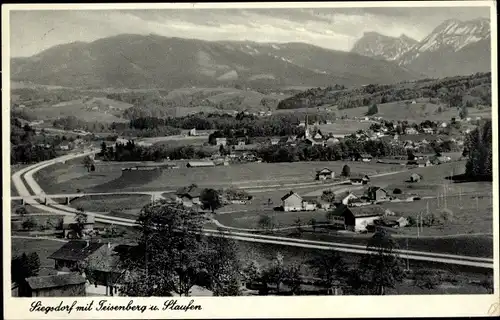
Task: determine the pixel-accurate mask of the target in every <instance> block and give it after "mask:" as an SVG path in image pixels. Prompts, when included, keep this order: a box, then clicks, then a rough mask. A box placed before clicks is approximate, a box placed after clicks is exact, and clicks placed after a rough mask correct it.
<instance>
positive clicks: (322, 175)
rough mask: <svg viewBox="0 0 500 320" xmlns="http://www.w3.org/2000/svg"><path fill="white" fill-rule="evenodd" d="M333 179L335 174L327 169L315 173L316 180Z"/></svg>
mask: <svg viewBox="0 0 500 320" xmlns="http://www.w3.org/2000/svg"><path fill="white" fill-rule="evenodd" d="M333 178H335V172H333V171H332V170H330V169H328V168H324V169H321V170H319V171H316V180H327V179H333Z"/></svg>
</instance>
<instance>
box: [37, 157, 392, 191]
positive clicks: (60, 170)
mask: <svg viewBox="0 0 500 320" xmlns="http://www.w3.org/2000/svg"><path fill="white" fill-rule="evenodd" d="M175 163H177V164H178V165H179V166H180V168H179V169H172V170H164V171H163V172H162V173H161V174H159V175H158V173H150V172H140V173H138V175H134V176H133V177H128V176H127V175H125V176H122V172H121V169H122V168H123V167H129V166H131V165H133V164H132V163H116V162H114V163H112V162H110V163H105V162H100V163H97V166H96V171H95V172H91V173H88V172H86V170H85V168H83V166H82V165H81V164H79V163H73V164H71V163H70V164H57V165H55V166H51V167H50V168H47V169H42V170H41V171H39V173H37V174H36V175H35V178H36V179H37V181H39V184H40V185H41V186H42V187H43V188H44V190H45V192H46V193H58V192H71V193H74V192H76V190H77V189H80V190H85V191H96V192H106V191H108V192H109V191H110V190H113V191H116V190H122V191H152V190H171V189H172V188H178V187H180V186H186V185H189V184H191V183H196V184H198V185H199V186H202V187H223V186H230V185H234V186H236V187H250V186H252V187H255V186H263V187H265V186H268V185H276V184H278V185H279V184H286V183H304V182H307V183H310V182H314V176H315V173H316V170H319V169H322V168H324V167H328V168H330V169H332V170H334V171H335V172H337V174H338V173H339V172H340V171H341V170H342V167H343V165H344V164H345V163H344V162H340V161H338V162H336V161H333V162H327V161H325V162H296V163H246V164H234V165H229V166H219V167H212V168H187V167H185V163H186V161H175ZM348 164H349V166H350V167H351V172H352V173H366V174H376V173H381V172H388V171H393V170H396V169H400V166H394V165H388V164H377V163H359V162H356V163H348Z"/></svg>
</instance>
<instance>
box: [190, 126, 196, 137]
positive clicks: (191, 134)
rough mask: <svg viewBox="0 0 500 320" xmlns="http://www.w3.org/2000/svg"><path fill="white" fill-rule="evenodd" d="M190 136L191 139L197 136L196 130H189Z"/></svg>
mask: <svg viewBox="0 0 500 320" xmlns="http://www.w3.org/2000/svg"><path fill="white" fill-rule="evenodd" d="M188 135H189V136H191V137H194V136H197V135H198V134H197V133H196V128H193V129H191V130H189V133H188Z"/></svg>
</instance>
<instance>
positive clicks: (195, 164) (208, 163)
mask: <svg viewBox="0 0 500 320" xmlns="http://www.w3.org/2000/svg"><path fill="white" fill-rule="evenodd" d="M186 167H188V168H204V167H205V168H206V167H215V162H213V161H190V162H188V163H187V164H186Z"/></svg>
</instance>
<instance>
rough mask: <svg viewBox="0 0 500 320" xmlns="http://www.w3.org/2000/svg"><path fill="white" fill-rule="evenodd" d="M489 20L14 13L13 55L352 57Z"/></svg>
mask: <svg viewBox="0 0 500 320" xmlns="http://www.w3.org/2000/svg"><path fill="white" fill-rule="evenodd" d="M476 18H489V8H485V7H482V8H481V7H448V8H437V7H433V8H408V7H406V8H403V7H402V8H394V7H393V8H293V9H292V8H275V9H269V8H267V9H147V10H64V11H62V10H54V11H48V10H30V11H11V12H10V50H11V56H14V57H25V56H31V55H34V54H37V53H39V52H41V51H43V50H45V49H48V48H50V47H52V46H54V45H58V44H63V43H70V42H75V41H85V42H90V41H94V40H97V39H100V38H104V37H109V36H113V35H117V34H123V33H135V34H151V33H153V34H158V35H162V36H167V37H182V38H194V39H202V40H208V41H217V40H239V41H242V40H248V41H257V42H305V43H309V44H313V45H317V46H321V47H325V48H328V49H334V50H343V51H347V50H350V49H351V48H352V46H353V45H354V43H355V42H356V40H358V39H359V38H360V37H361V36H362V35H363V33H364V32H368V31H375V32H379V33H381V34H384V35H388V36H396V37H397V36H400V35H401V34H405V35H407V36H409V37H412V38H414V39H416V40H422V39H423V38H424V37H425V36H427V35H428V34H429V33H430V32H431V31H432V30H433V29H434V28H435V27H437V26H438V25H439V24H441V23H442V22H443V21H445V20H448V19H458V20H462V21H465V20H471V19H476Z"/></svg>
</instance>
